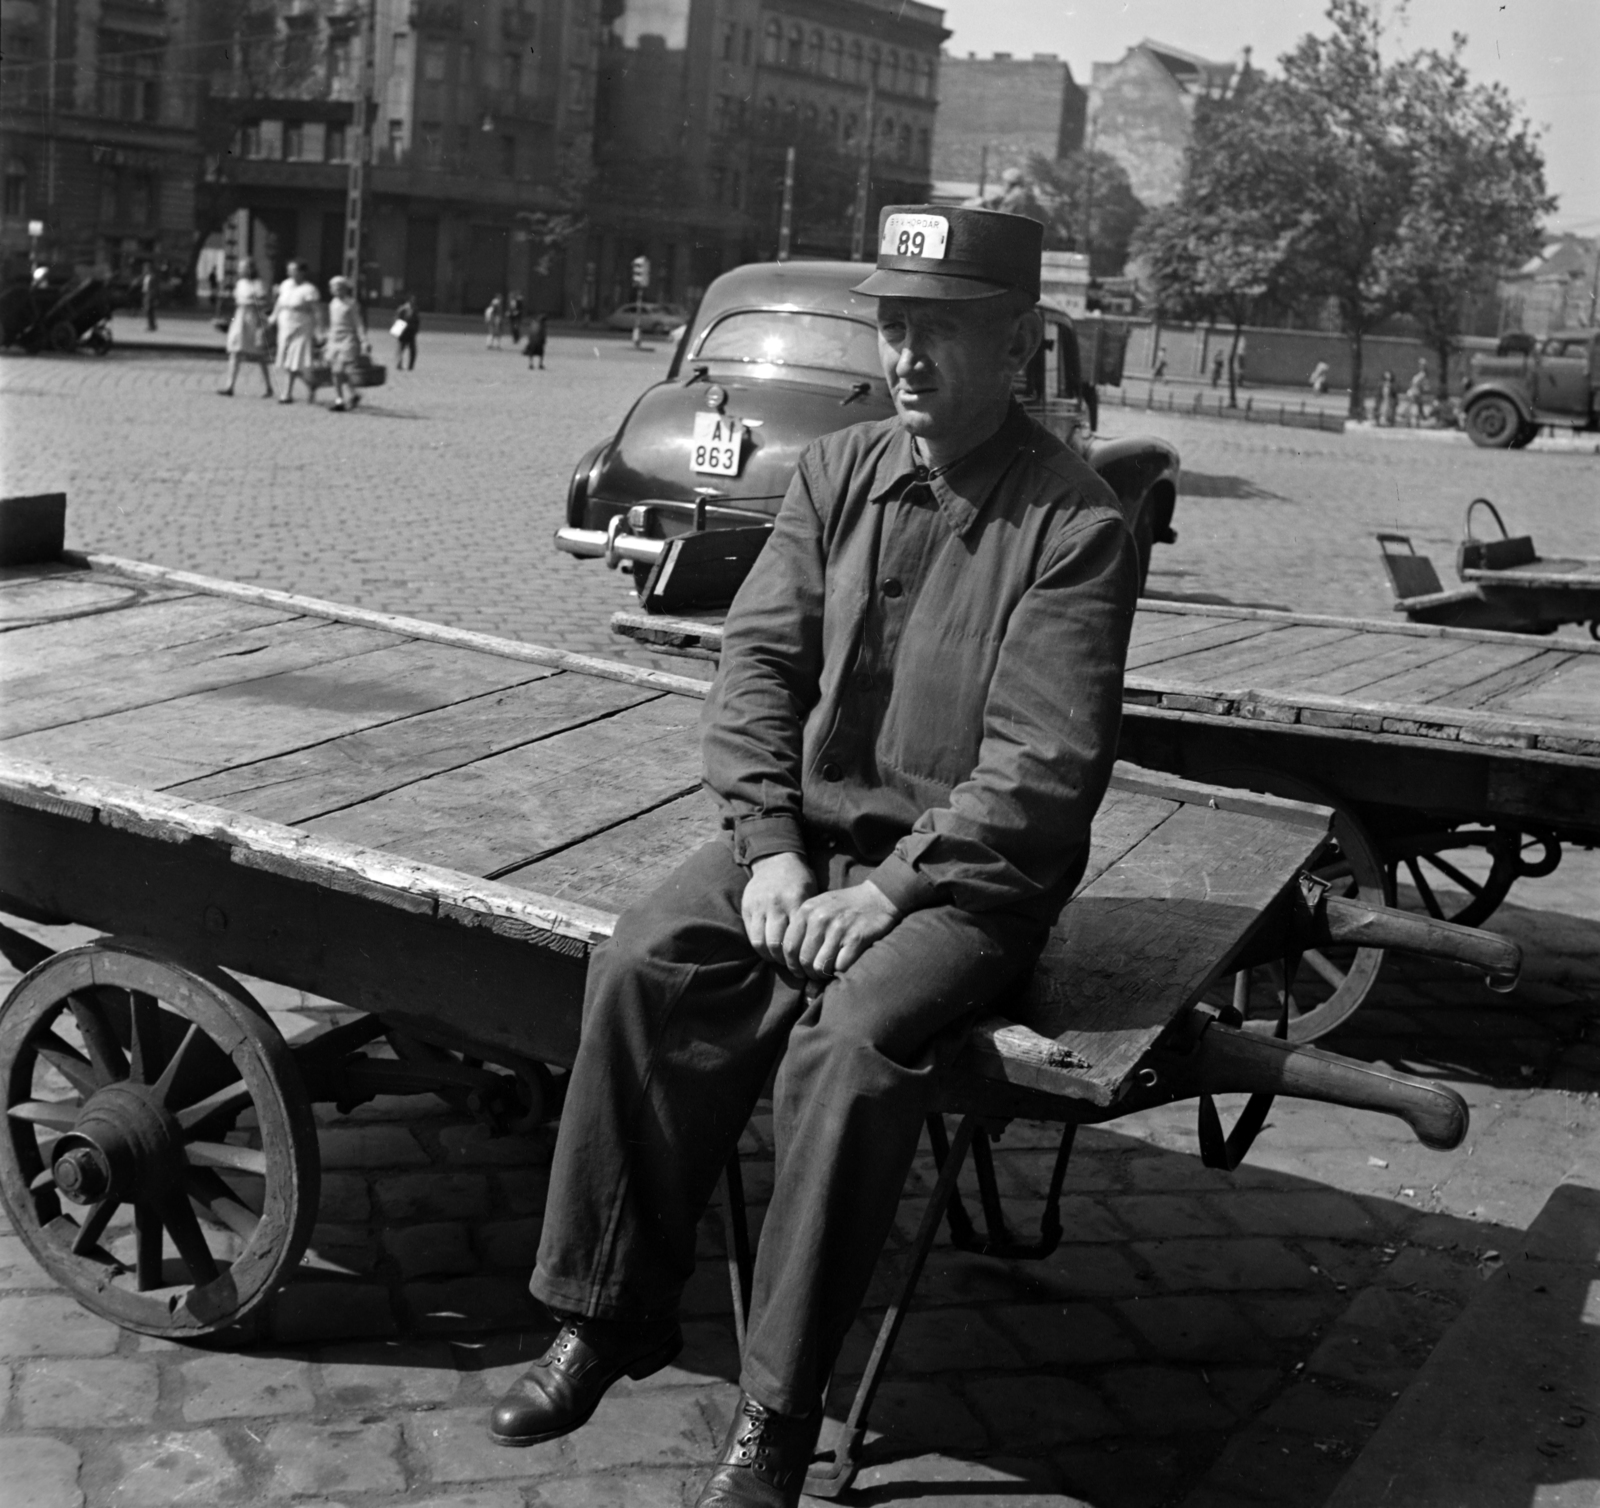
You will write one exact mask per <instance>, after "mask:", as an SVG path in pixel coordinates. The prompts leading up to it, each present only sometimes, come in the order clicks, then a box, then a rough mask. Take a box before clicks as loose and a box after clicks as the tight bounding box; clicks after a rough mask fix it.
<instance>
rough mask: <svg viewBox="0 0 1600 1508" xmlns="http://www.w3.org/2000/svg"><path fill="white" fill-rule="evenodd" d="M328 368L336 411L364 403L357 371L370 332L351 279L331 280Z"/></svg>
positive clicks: (329, 285) (327, 350) (329, 287)
mask: <svg viewBox="0 0 1600 1508" xmlns="http://www.w3.org/2000/svg"><path fill="white" fill-rule="evenodd" d="M328 293H329V294H330V295H331V296H330V298H329V300H328V344H327V348H326V354H327V358H328V369H329V370H330V371H331V372H332V373H333V412H334V413H336V414H342V413H343V412H344V411H345V410H346V409H347V408H354V407H355V406H356V405H357V404H358V403H360V402H361V394H360V393H359V392H357V391H356V380H355V369H356V364H357V362H359V360H360V359H361V354H362V352H363V351H364V350H365V349H366V342H367V329H366V325H365V324H364V323H363V322H362V319H361V306H360V305H359V304H358V303H356V290H355V287H354V285H353V284H352V283H351V281H350V279H349V278H347V277H333V278H329V279H328Z"/></svg>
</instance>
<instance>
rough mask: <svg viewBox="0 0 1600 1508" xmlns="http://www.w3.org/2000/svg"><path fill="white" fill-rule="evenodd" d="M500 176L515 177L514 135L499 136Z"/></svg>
mask: <svg viewBox="0 0 1600 1508" xmlns="http://www.w3.org/2000/svg"><path fill="white" fill-rule="evenodd" d="M500 176H501V177H502V178H515V177H516V176H517V138H516V137H515V136H502V137H501V138H500Z"/></svg>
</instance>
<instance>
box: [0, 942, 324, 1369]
mask: <svg viewBox="0 0 1600 1508" xmlns="http://www.w3.org/2000/svg"><path fill="white" fill-rule="evenodd" d="M0 1082H3V1084H4V1088H5V1096H6V1126H5V1129H4V1133H3V1134H0V1196H3V1198H4V1201H5V1205H6V1208H7V1209H8V1211H9V1212H10V1215H11V1219H12V1221H13V1223H14V1224H15V1226H16V1229H17V1233H18V1234H19V1235H20V1236H21V1237H22V1239H23V1240H24V1241H25V1242H26V1243H27V1245H28V1247H29V1249H30V1250H31V1251H32V1252H33V1254H34V1256H35V1257H36V1258H37V1259H38V1260H39V1262H40V1264H41V1265H42V1266H43V1267H44V1268H45V1269H46V1270H47V1271H48V1272H49V1273H50V1274H51V1276H52V1277H54V1278H55V1279H56V1280H57V1281H58V1282H60V1283H61V1284H62V1285H63V1286H64V1287H65V1288H67V1289H68V1290H69V1291H70V1292H71V1293H72V1295H73V1296H74V1297H75V1298H76V1299H77V1300H78V1302H79V1303H81V1304H82V1305H83V1306H84V1307H85V1308H86V1309H92V1310H93V1311H94V1312H95V1313H96V1314H101V1315H104V1316H105V1317H106V1318H107V1319H110V1320H114V1321H116V1323H117V1324H119V1325H122V1326H124V1327H125V1328H127V1329H130V1330H137V1331H140V1332H142V1333H144V1334H146V1335H161V1336H167V1337H170V1338H174V1339H184V1338H194V1337H198V1336H204V1335H214V1334H216V1333H217V1332H219V1331H222V1330H226V1329H229V1328H231V1327H233V1326H235V1325H238V1324H239V1323H240V1322H241V1321H243V1320H245V1319H246V1318H247V1317H248V1316H250V1315H251V1314H252V1313H253V1312H254V1311H256V1310H257V1309H259V1308H260V1307H261V1306H262V1305H263V1304H265V1303H266V1302H267V1300H268V1299H269V1298H271V1296H272V1294H273V1292H274V1291H275V1290H276V1288H277V1287H278V1285H279V1283H280V1282H281V1281H282V1280H283V1278H284V1276H285V1275H286V1274H287V1273H288V1272H289V1270H290V1269H291V1268H293V1266H294V1265H295V1264H296V1263H297V1262H298V1261H299V1259H300V1257H301V1255H302V1254H303V1252H304V1251H305V1248H306V1243H307V1241H308V1240H309V1238H310V1234H311V1226H312V1222H313V1220H314V1219H315V1217H316V1210H317V1195H318V1184H319V1181H320V1180H319V1165H318V1161H317V1138H316V1126H315V1123H314V1122H313V1120H312V1118H311V1109H310V1104H309V1102H308V1101H307V1099H306V1095H305V1090H304V1088H303V1086H302V1085H301V1082H300V1078H299V1074H298V1071H297V1070H296V1068H295V1065H294V1062H293V1059H292V1058H291V1057H290V1054H289V1049H288V1047H287V1046H286V1045H285V1044H284V1042H283V1039H282V1038H281V1037H280V1036H279V1035H278V1033H277V1030H276V1028H274V1027H273V1025H272V1023H271V1022H270V1021H269V1020H268V1019H267V1016H266V1014H265V1012H263V1011H262V1009H261V1007H260V1006H259V1005H257V1004H256V1002H255V1001H254V1000H253V999H251V997H250V995H249V994H248V993H247V992H246V991H245V990H244V989H243V988H241V987H240V986H239V985H238V984H237V983H235V982H234V981H233V980H232V979H230V978H228V977H227V976H226V975H225V974H223V973H221V972H220V971H218V970H215V969H210V968H205V967H193V966H184V965H180V964H176V963H172V962H169V961H168V960H166V959H164V958H162V957H161V956H160V955H159V954H158V953H157V952H156V951H155V950H154V949H153V948H152V947H151V946H150V945H149V944H147V943H145V942H143V941H141V940H138V939H128V938H107V939H104V940H102V941H100V942H96V943H91V944H89V945H88V946H86V947H81V948H72V949H69V950H67V951H66V952H63V953H57V954H54V955H53V956H52V957H50V958H48V959H46V960H45V961H44V962H43V963H41V964H39V965H38V967H37V968H34V969H32V970H30V971H29V973H28V974H27V975H25V976H24V978H23V979H22V980H21V982H20V983H19V984H18V985H17V987H16V988H15V989H14V990H13V991H12V992H11V994H10V996H9V997H8V999H7V1000H6V1002H5V1004H4V1005H3V1006H0Z"/></svg>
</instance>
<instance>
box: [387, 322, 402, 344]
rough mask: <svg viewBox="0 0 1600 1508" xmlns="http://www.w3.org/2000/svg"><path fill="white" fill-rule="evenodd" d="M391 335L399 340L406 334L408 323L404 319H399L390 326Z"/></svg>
mask: <svg viewBox="0 0 1600 1508" xmlns="http://www.w3.org/2000/svg"><path fill="white" fill-rule="evenodd" d="M389 333H390V334H391V335H392V336H394V338H395V339H396V340H399V339H400V337H401V336H402V335H404V334H405V333H406V322H405V321H404V320H403V319H397V320H396V321H395V322H394V323H393V324H392V325H390V326H389Z"/></svg>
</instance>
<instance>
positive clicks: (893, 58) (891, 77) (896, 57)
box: [883, 47, 900, 94]
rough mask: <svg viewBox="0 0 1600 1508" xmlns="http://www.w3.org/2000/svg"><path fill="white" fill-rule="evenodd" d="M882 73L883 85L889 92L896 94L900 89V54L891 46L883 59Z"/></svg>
mask: <svg viewBox="0 0 1600 1508" xmlns="http://www.w3.org/2000/svg"><path fill="white" fill-rule="evenodd" d="M883 75H884V76H883V87H884V88H885V89H887V90H888V91H889V93H890V94H898V93H899V91H900V54H899V53H898V52H896V51H895V50H894V48H892V47H891V48H890V49H889V54H888V56H887V57H886V58H885V59H884V60H883Z"/></svg>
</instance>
